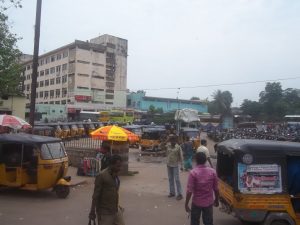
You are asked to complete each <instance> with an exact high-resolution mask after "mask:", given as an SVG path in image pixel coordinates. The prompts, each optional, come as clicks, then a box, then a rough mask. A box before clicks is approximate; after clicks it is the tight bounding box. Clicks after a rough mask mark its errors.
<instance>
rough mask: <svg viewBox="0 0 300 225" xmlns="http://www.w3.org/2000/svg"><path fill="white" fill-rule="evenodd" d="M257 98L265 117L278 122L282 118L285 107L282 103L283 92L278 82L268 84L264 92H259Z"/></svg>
mask: <svg viewBox="0 0 300 225" xmlns="http://www.w3.org/2000/svg"><path fill="white" fill-rule="evenodd" d="M259 97H260V99H259V102H260V103H261V104H262V105H263V112H264V114H265V117H267V118H268V119H271V120H279V119H281V118H282V117H283V116H284V114H285V113H286V109H287V107H286V106H287V105H286V104H285V103H284V101H283V90H282V87H281V84H280V82H273V83H270V82H268V83H267V84H266V87H265V90H264V91H262V92H260V94H259Z"/></svg>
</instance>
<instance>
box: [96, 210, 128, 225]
mask: <svg viewBox="0 0 300 225" xmlns="http://www.w3.org/2000/svg"><path fill="white" fill-rule="evenodd" d="M97 218H98V225H125V223H124V219H123V212H121V210H119V211H118V212H117V213H115V214H109V215H106V214H97Z"/></svg>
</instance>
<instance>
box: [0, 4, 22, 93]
mask: <svg viewBox="0 0 300 225" xmlns="http://www.w3.org/2000/svg"><path fill="white" fill-rule="evenodd" d="M0 3H1V6H0V96H5V95H9V94H16V93H19V90H18V87H19V85H20V81H21V77H20V74H21V65H20V64H19V57H20V55H21V52H20V51H19V50H18V49H17V46H16V44H17V41H18V38H17V36H16V34H13V33H11V32H10V30H9V29H10V27H9V26H8V16H7V15H6V11H7V9H8V8H10V7H21V4H20V1H19V0H9V1H8V2H6V1H5V0H0Z"/></svg>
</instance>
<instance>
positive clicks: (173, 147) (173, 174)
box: [166, 135, 183, 200]
mask: <svg viewBox="0 0 300 225" xmlns="http://www.w3.org/2000/svg"><path fill="white" fill-rule="evenodd" d="M169 141H170V143H168V144H167V146H166V148H167V149H166V150H167V169H168V178H169V189H170V193H169V195H168V197H169V198H171V197H174V196H175V185H174V181H175V183H176V189H177V197H176V199H177V200H181V199H182V198H183V197H182V189H181V183H180V179H179V164H181V168H182V151H181V147H180V146H179V145H178V144H177V143H176V136H175V135H170V136H169Z"/></svg>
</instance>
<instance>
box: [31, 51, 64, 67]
mask: <svg viewBox="0 0 300 225" xmlns="http://www.w3.org/2000/svg"><path fill="white" fill-rule="evenodd" d="M68 55H69V53H68V50H66V51H64V52H62V53H61V52H60V53H58V54H55V55H52V56H48V57H47V58H44V59H41V60H40V61H39V65H40V66H41V65H44V64H48V63H50V62H55V61H57V60H60V59H62V58H66V57H68ZM30 69H32V66H31V65H27V66H26V70H30Z"/></svg>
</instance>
